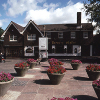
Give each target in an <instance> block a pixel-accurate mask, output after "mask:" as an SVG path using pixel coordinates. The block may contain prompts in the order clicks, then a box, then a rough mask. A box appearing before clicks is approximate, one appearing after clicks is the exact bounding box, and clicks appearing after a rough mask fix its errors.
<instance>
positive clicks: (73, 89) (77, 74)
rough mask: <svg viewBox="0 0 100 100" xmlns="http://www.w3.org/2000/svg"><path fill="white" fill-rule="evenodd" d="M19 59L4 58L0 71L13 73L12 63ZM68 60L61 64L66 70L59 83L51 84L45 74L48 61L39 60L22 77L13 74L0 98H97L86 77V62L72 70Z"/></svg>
mask: <svg viewBox="0 0 100 100" xmlns="http://www.w3.org/2000/svg"><path fill="white" fill-rule="evenodd" d="M19 61H20V59H17V60H13V59H6V63H1V64H0V71H5V72H6V73H8V72H9V73H11V74H12V75H15V74H16V71H15V70H14V64H15V63H16V62H19ZM69 62H70V61H69ZM69 62H64V65H63V66H64V67H65V68H66V71H67V72H66V74H65V76H64V77H63V79H62V80H61V83H60V84H59V85H52V84H51V82H50V80H49V78H48V76H47V73H46V70H47V67H48V66H49V63H48V61H46V62H41V64H40V65H37V66H35V68H33V69H29V70H28V72H27V74H26V75H25V76H24V77H17V76H15V79H14V81H13V82H12V86H11V87H10V89H9V90H8V92H7V94H6V95H5V96H3V97H0V100H51V99H52V98H53V97H57V98H61V97H62V98H65V97H74V98H78V100H97V96H96V94H95V91H94V89H93V87H92V81H90V80H89V79H88V75H87V73H86V71H85V67H86V66H87V65H88V63H83V64H82V65H81V66H80V68H79V69H78V70H73V69H72V67H71V64H70V63H69ZM99 78H100V77H99ZM13 94H14V95H15V94H16V97H14V98H13V96H12V95H13ZM11 96H12V97H11ZM1 98H2V99H1ZM9 98H10V99H9Z"/></svg>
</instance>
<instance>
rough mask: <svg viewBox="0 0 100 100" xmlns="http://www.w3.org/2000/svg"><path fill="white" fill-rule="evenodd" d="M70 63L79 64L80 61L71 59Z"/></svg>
mask: <svg viewBox="0 0 100 100" xmlns="http://www.w3.org/2000/svg"><path fill="white" fill-rule="evenodd" d="M71 63H78V64H81V63H82V62H81V61H80V60H72V61H71Z"/></svg>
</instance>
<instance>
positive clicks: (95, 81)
mask: <svg viewBox="0 0 100 100" xmlns="http://www.w3.org/2000/svg"><path fill="white" fill-rule="evenodd" d="M92 85H94V86H96V87H98V88H100V79H99V80H94V81H93V82H92Z"/></svg>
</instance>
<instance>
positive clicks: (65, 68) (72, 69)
mask: <svg viewBox="0 0 100 100" xmlns="http://www.w3.org/2000/svg"><path fill="white" fill-rule="evenodd" d="M65 69H66V70H73V69H71V68H65Z"/></svg>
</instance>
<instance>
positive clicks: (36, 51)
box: [34, 47, 39, 59]
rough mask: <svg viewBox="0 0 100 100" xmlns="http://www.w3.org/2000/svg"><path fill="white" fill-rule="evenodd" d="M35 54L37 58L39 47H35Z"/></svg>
mask: <svg viewBox="0 0 100 100" xmlns="http://www.w3.org/2000/svg"><path fill="white" fill-rule="evenodd" d="M34 56H35V59H37V58H39V47H34Z"/></svg>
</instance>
